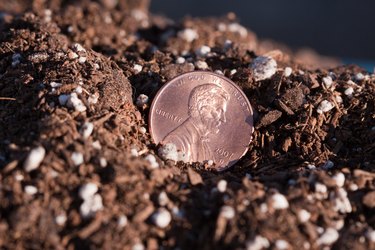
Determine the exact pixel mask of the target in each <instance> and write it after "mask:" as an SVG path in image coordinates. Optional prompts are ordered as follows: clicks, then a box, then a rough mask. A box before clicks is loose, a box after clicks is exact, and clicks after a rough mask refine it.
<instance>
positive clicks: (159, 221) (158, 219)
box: [152, 208, 172, 228]
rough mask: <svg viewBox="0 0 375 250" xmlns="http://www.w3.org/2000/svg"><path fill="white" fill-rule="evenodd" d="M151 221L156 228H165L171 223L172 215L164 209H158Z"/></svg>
mask: <svg viewBox="0 0 375 250" xmlns="http://www.w3.org/2000/svg"><path fill="white" fill-rule="evenodd" d="M152 220H153V222H154V224H155V225H156V226H157V227H160V228H166V227H167V226H168V225H169V223H171V220H172V215H171V213H170V212H169V211H168V210H167V209H165V208H159V209H158V210H157V211H156V212H155V213H154V214H153V215H152Z"/></svg>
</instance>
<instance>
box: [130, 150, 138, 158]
mask: <svg viewBox="0 0 375 250" xmlns="http://www.w3.org/2000/svg"><path fill="white" fill-rule="evenodd" d="M130 154H131V155H132V156H134V157H138V155H139V154H138V150H137V149H136V148H132V149H130Z"/></svg>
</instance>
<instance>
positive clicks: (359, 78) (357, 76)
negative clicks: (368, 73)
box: [355, 73, 365, 81]
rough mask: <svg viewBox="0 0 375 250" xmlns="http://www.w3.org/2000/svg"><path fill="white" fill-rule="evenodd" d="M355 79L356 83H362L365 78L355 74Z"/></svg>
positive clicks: (360, 74)
mask: <svg viewBox="0 0 375 250" xmlns="http://www.w3.org/2000/svg"><path fill="white" fill-rule="evenodd" d="M355 79H356V80H357V81H362V80H363V79H365V76H364V75H363V74H362V73H357V74H356V75H355Z"/></svg>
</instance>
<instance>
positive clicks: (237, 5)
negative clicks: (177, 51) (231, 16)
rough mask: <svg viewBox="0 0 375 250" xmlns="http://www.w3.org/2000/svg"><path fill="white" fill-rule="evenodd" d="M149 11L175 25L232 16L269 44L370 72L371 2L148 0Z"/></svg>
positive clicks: (374, 28) (374, 59)
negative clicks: (188, 20) (306, 51)
mask: <svg viewBox="0 0 375 250" xmlns="http://www.w3.org/2000/svg"><path fill="white" fill-rule="evenodd" d="M150 11H151V12H152V13H155V14H162V15H165V16H167V17H169V18H172V19H174V20H176V21H178V20H180V19H181V18H182V17H184V16H187V15H188V16H192V17H205V16H224V15H226V14H227V13H228V12H234V13H235V14H236V15H237V17H238V19H239V21H240V23H241V24H242V25H244V26H246V27H248V28H249V29H251V30H252V31H254V32H255V33H256V34H257V36H258V37H259V38H261V39H272V40H275V41H278V42H281V43H284V44H286V45H287V46H289V47H291V48H292V49H298V48H304V47H310V48H312V49H314V50H316V51H317V52H318V53H320V54H323V55H327V56H333V57H337V58H339V59H340V60H341V61H342V62H343V63H345V64H351V63H355V64H358V65H360V66H361V67H363V68H365V69H367V70H368V71H369V72H374V67H375V1H371V0H361V1H351V0H331V1H326V0H315V1H296V0H283V1H280V0H267V1H241V0H232V1H228V0H189V1H176V0H152V1H151V8H150Z"/></svg>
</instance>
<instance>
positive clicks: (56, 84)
mask: <svg viewBox="0 0 375 250" xmlns="http://www.w3.org/2000/svg"><path fill="white" fill-rule="evenodd" d="M49 85H51V87H52V88H59V87H61V86H62V84H61V83H59V82H50V84H49Z"/></svg>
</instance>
